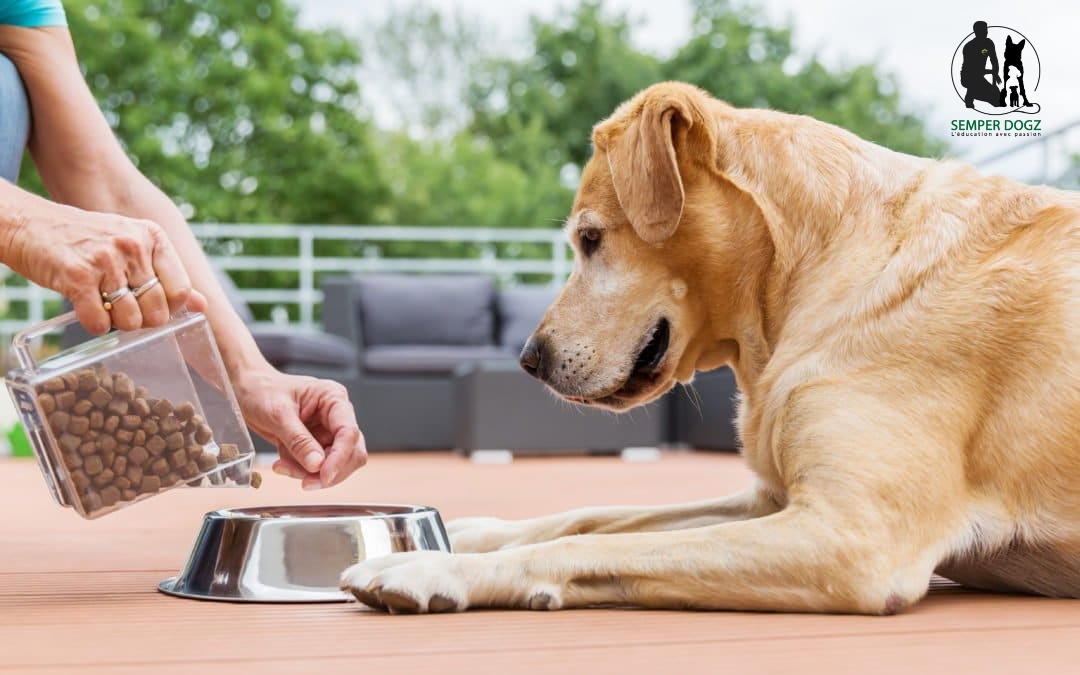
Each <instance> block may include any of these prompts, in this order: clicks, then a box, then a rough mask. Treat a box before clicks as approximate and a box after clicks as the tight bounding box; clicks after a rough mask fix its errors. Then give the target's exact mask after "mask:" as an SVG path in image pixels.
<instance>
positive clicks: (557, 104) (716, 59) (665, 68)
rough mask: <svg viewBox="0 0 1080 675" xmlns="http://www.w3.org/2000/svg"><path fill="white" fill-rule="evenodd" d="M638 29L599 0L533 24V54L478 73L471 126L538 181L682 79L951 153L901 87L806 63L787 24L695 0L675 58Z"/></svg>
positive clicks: (741, 100)
mask: <svg viewBox="0 0 1080 675" xmlns="http://www.w3.org/2000/svg"><path fill="white" fill-rule="evenodd" d="M633 28H634V22H633V21H632V20H631V18H630V17H629V16H628V15H627V14H625V13H624V14H609V13H607V12H605V11H604V10H603V8H602V5H601V3H599V2H597V1H595V0H587V1H586V2H583V3H582V4H580V5H579V6H578V7H577V9H576V10H575V11H574V12H573V13H571V14H569V15H568V16H567V17H566V18H561V19H557V20H555V21H536V20H534V21H533V23H532V30H531V36H532V37H531V41H532V47H533V54H532V55H531V56H529V57H528V58H525V59H513V58H496V59H492V60H490V61H488V62H487V63H485V64H482V65H481V66H479V67H478V76H476V77H474V78H473V84H472V85H471V87H470V88H469V100H470V104H471V107H472V108H473V111H474V113H473V121H472V123H471V125H470V130H471V131H472V132H473V133H474V134H476V135H479V136H480V137H483V138H487V139H489V140H490V141H491V143H492V146H493V147H495V148H496V149H497V151H498V152H499V154H500V156H501V157H503V158H506V159H508V160H510V161H513V162H515V163H517V164H518V165H520V166H522V167H523V168H525V169H526V170H527V171H528V172H529V173H530V174H531V175H539V174H542V173H549V174H550V173H559V172H562V173H566V172H567V171H568V169H567V166H566V165H567V164H570V165H572V166H576V167H580V166H581V165H582V164H583V163H584V162H585V161H586V160H587V159H588V157H589V155H590V154H591V152H592V150H591V147H590V132H591V129H592V126H593V125H594V124H595V123H596V122H598V121H599V120H601V119H603V118H604V117H606V116H607V115H609V114H610V113H611V112H612V110H614V108H615V107H616V106H617V105H618V104H619V103H621V102H622V101H624V100H626V99H628V98H630V97H631V96H633V95H634V94H635V93H636V92H638V91H639V90H641V89H642V88H644V87H646V86H648V85H649V84H652V83H654V82H658V81H661V80H683V81H687V82H691V83H693V84H696V85H698V86H700V87H702V88H704V89H706V90H707V91H710V92H712V93H713V94H714V95H716V96H718V97H719V98H722V99H724V100H726V101H728V102H730V103H732V104H734V105H737V106H754V107H771V108H775V109H779V110H786V111H789V112H795V113H804V114H809V115H813V116H815V117H817V118H819V119H822V120H825V121H829V122H833V123H836V124H839V125H840V126H843V127H846V128H848V129H850V130H851V131H853V132H855V133H857V134H859V135H861V136H863V137H865V138H867V139H869V140H872V141H875V142H878V143H881V144H883V145H886V146H888V147H891V148H894V149H896V150H901V151H904V152H910V153H914V154H920V155H934V154H938V153H940V152H942V151H943V149H944V147H945V146H944V144H943V143H942V142H941V141H940V140H938V139H935V138H933V137H931V136H930V134H929V133H928V132H927V130H926V128H925V127H924V125H923V123H922V121H921V119H920V118H919V117H917V116H916V115H914V114H912V113H910V112H907V111H904V110H903V109H902V106H901V98H900V94H899V92H898V91H897V89H896V85H895V83H894V82H893V80H892V79H891V78H890V77H889V76H887V75H884V74H882V73H880V72H879V70H878V69H877V68H876V67H875V66H873V65H871V64H864V65H859V66H856V67H853V68H851V69H846V70H830V69H829V68H826V67H825V66H824V65H823V64H822V63H821V62H820V60H818V59H817V58H816V57H810V58H809V59H808V60H806V61H805V63H802V64H800V63H799V62H798V61H797V60H796V57H795V55H794V46H793V44H792V30H791V28H789V27H776V26H771V25H769V24H768V23H767V22H766V21H764V20H763V19H762V18H761V17H760V15H759V14H758V13H756V12H755V11H753V10H750V9H740V8H736V7H734V6H732V5H731V4H730V3H729V2H727V0H694V18H693V32H692V37H691V38H690V40H689V41H688V42H687V43H686V44H685V45H683V46H682V47H681V48H680V49H678V50H677V51H676V52H675V54H674V55H672V56H671V57H670V58H666V59H664V58H659V57H656V56H653V55H650V54H647V53H644V52H642V51H640V50H638V49H637V48H636V47H634V45H633V41H632V39H631V37H632V33H633ZM523 129H534V130H535V131H534V132H533V133H534V134H535V135H539V136H541V137H543V138H544V139H545V143H546V146H547V147H546V149H545V150H544V151H543V152H539V153H537V152H528V151H527V150H528V148H523V147H521V139H522V133H521V131H522V130H523ZM568 206H569V202H567V203H566V204H565V207H568Z"/></svg>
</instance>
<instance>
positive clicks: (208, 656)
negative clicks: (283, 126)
mask: <svg viewBox="0 0 1080 675" xmlns="http://www.w3.org/2000/svg"><path fill="white" fill-rule="evenodd" d="M267 473H268V472H266V471H264V476H265V478H266V480H265V483H264V485H263V487H262V489H261V490H258V491H255V490H243V489H232V490H181V491H177V492H174V493H170V494H167V495H164V496H162V497H159V498H156V499H153V500H150V501H148V502H145V503H142V504H139V505H137V506H135V507H133V508H130V509H127V510H126V511H121V512H119V513H116V514H113V515H110V516H107V517H105V518H103V519H101V520H98V521H93V522H87V521H83V520H82V519H80V518H78V517H77V516H76V515H75V514H74V513H72V512H70V511H67V510H63V509H60V508H59V507H57V506H55V505H54V504H53V503H52V502H51V501H50V498H49V496H48V494H47V492H46V489H45V486H44V483H43V482H42V480H41V477H40V474H39V473H38V470H37V468H36V466H34V465H33V464H32V463H31V462H29V461H25V460H10V459H9V460H0V514H2V517H0V673H4V672H18V673H40V672H53V671H65V672H72V670H77V672H87V673H109V674H125V673H149V672H154V673H158V672H161V673H174V672H176V673H178V672H200V673H230V674H232V673H238V672H252V673H319V672H351V673H357V672H364V673H395V674H397V673H413V672H426V673H431V672H436V673H559V674H560V675H567V674H569V673H638V672H641V673H662V674H667V673H692V672H701V673H754V672H764V673H836V672H859V673H867V672H873V673H914V672H922V673H1033V672H1040V671H1041V672H1059V673H1077V672H1080V602H1074V601H1058V600H1048V599H1042V598H1028V597H1019V596H991V595H985V594H980V593H973V592H967V591H961V590H957V589H939V590H936V591H932V592H931V595H930V597H928V598H927V599H926V600H924V601H923V602H922V603H921V604H920V605H918V606H917V607H915V608H914V609H912V610H909V611H907V612H905V613H902V614H900V615H898V616H894V617H883V618H869V617H851V616H802V615H783V614H752V613H689V612H687V613H682V612H649V611H636V610H584V611H568V612H552V613H544V612H512V613H508V612H490V611H489V612H470V613H466V614H458V615H444V616H385V615H382V614H376V613H371V612H365V611H362V610H360V609H359V608H358V606H356V605H347V604H340V605H339V604H333V605H234V604H225V603H209V602H198V601H191V600H181V599H176V598H172V597H167V596H164V595H161V594H159V593H158V592H157V591H156V590H155V588H156V585H157V582H158V581H160V580H161V579H163V578H164V577H166V576H170V575H172V574H174V573H175V572H176V570H177V569H178V567H179V566H180V565H181V564H182V563H183V561H184V560H185V558H186V555H187V553H188V547H189V546H190V544H191V541H192V539H193V537H194V536H195V533H196V531H197V529H198V526H199V523H200V519H201V516H202V514H203V512H205V511H207V510H210V509H214V508H220V507H225V506H243V505H262V504H296V503H319V502H322V503H327V502H340V501H367V502H378V501H394V502H410V503H428V504H431V505H433V506H437V507H438V508H439V509H440V510H441V511H442V513H443V515H444V517H445V518H448V519H449V518H453V517H456V516H461V515H478V514H485V515H499V516H504V517H523V516H530V515H538V514H542V513H545V512H550V511H553V510H556V509H566V508H571V507H574V506H581V505H588V504H604V503H661V502H668V501H679V500H688V499H698V498H704V497H708V496H714V495H717V494H721V493H725V492H728V491H730V490H732V489H736V488H738V487H740V486H742V485H744V484H745V483H746V482H747V480H748V475H747V473H746V472H745V470H744V469H743V468H742V467H741V465H740V464H739V463H738V460H737V459H735V458H732V457H726V456H716V455H705V454H676V455H666V456H664V457H663V458H662V459H661V460H660V461H657V462H652V463H636V464H628V463H624V462H622V461H620V460H618V459H614V458H566V459H525V460H518V461H516V462H515V463H513V464H512V465H503V466H477V465H473V464H471V463H470V462H468V461H466V460H464V459H461V458H458V457H453V456H450V455H411V456H401V455H379V456H376V457H374V458H373V460H372V462H371V463H370V464H369V466H368V468H366V469H364V470H363V471H362V472H361V473H360V474H358V475H357V476H355V477H354V478H353V479H352V480H350V481H348V482H347V483H346V484H345V485H343V486H340V487H338V488H335V489H333V490H330V491H327V492H323V493H305V492H301V491H300V490H299V489H298V488H297V487H296V485H295V484H293V483H291V482H289V481H286V480H285V479H281V478H278V477H276V476H273V475H266V474H267Z"/></svg>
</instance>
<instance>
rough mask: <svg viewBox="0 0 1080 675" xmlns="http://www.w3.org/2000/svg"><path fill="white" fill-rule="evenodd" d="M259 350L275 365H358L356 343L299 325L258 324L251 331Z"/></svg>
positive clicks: (348, 367) (350, 366)
mask: <svg viewBox="0 0 1080 675" xmlns="http://www.w3.org/2000/svg"><path fill="white" fill-rule="evenodd" d="M251 334H252V336H253V337H254V338H255V344H257V345H258V346H259V350H260V351H261V352H262V353H263V356H265V357H266V360H267V361H269V362H270V363H271V364H272V365H274V366H275V367H281V366H285V365H299V364H303V365H312V366H329V367H340V368H341V369H342V370H343V371H344V370H348V369H352V368H354V367H355V366H356V362H357V356H356V347H355V346H354V345H353V344H352V342H350V341H349V340H346V339H345V338H343V337H341V336H339V335H330V334H328V333H310V332H308V331H304V330H300V329H297V328H256V329H253V330H252V331H251Z"/></svg>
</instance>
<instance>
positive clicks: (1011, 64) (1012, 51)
mask: <svg viewBox="0 0 1080 675" xmlns="http://www.w3.org/2000/svg"><path fill="white" fill-rule="evenodd" d="M1026 44H1027V38H1024V39H1023V40H1020V42H1013V41H1012V36H1011V35H1007V36H1005V65H1004V66H1002V68H1001V74H1002V77H1003V78H1004V80H1005V81H1008V80H1009V77H1010V74H1011V73H1010V71H1011V70H1016V71H1017V75H1016V79H1017V86H1018V87H1019V88H1020V96H1019V97H1018V96H1017V95H1016V90H1015V88H1013V90H1012V93H1011V97H1012V98H1011V100H1010V104H1011V105H1012V106H1013V107H1014V108H1015V107H1018V106H1019V105H1020V98H1023V99H1024V107H1025V108H1030V107H1032V106H1033V105H1034V104H1033V103H1031V102H1030V101H1028V97H1027V90H1026V89H1025V88H1024V60H1023V51H1024V46H1025V45H1026ZM995 77H996V76H995ZM1012 101H1016V102H1015V103H1013V102H1012ZM1000 103H1001V106H1004V105H1005V87H1002V88H1001V101H1000Z"/></svg>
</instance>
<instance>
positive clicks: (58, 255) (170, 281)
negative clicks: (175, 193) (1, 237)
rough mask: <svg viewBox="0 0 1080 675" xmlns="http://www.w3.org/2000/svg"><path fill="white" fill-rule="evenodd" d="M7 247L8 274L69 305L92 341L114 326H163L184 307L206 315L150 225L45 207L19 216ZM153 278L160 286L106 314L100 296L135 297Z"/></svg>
mask: <svg viewBox="0 0 1080 675" xmlns="http://www.w3.org/2000/svg"><path fill="white" fill-rule="evenodd" d="M9 241H10V244H9V246H8V249H7V255H6V258H7V260H6V261H5V262H6V263H7V264H8V266H9V267H11V268H12V269H13V270H15V271H16V272H18V273H19V274H21V275H22V276H23V277H25V278H27V279H29V280H30V281H33V282H34V283H36V284H38V285H39V286H44V287H46V288H51V289H53V290H55V291H57V292H59V293H61V294H62V295H63V296H64V297H66V298H67V299H68V300H70V301H71V303H72V305H74V307H75V314H76V316H78V318H79V322H80V323H82V325H83V327H85V328H86V330H88V331H89V332H90V333H92V334H94V335H100V334H102V333H105V332H107V331H108V330H109V328H110V327H111V326H114V325H115V326H116V327H117V328H120V329H122V330H134V329H136V328H142V327H150V326H160V325H162V324H164V323H166V322H167V321H168V320H169V317H170V316H172V314H173V312H175V311H177V310H178V309H180V308H182V307H187V308H188V309H190V310H192V311H202V310H203V309H205V306H206V300H205V298H203V296H202V295H201V294H200V293H198V292H197V291H193V290H192V288H191V280H190V279H189V278H188V275H187V272H186V271H185V270H184V266H183V264H182V263H181V262H180V258H179V256H178V255H177V253H176V250H175V249H174V248H173V245H172V243H171V242H170V241H169V238H168V236H166V234H165V231H164V230H163V229H162V228H161V227H160V226H159V225H157V224H156V223H153V222H151V221H148V220H137V219H133V218H126V217H124V216H119V215H115V214H110V213H96V212H93V211H83V210H81V209H76V208H72V207H68V206H62V205H59V204H52V203H49V204H48V206H47V207H44V208H40V207H39V208H36V209H32V210H30V211H29V212H27V213H24V214H23V216H22V217H21V218H20V219H19V220H18V224H17V226H16V227H15V229H14V230H13V231H12V233H11V237H10V240H9ZM155 277H156V278H157V279H158V281H159V283H151V285H150V287H149V288H147V289H146V290H145V291H144V292H142V293H141V294H139V296H138V297H136V295H135V294H134V293H126V294H124V295H123V297H120V298H118V299H116V300H115V301H114V302H113V303H112V309H111V311H107V310H106V309H105V305H104V302H103V300H102V294H103V293H106V294H108V293H114V292H115V291H119V290H121V289H128V288H131V289H136V288H139V287H140V286H143V285H144V284H147V283H148V282H152V280H153V279H154V278H155Z"/></svg>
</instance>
